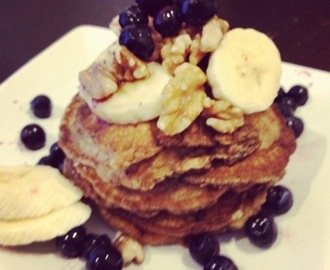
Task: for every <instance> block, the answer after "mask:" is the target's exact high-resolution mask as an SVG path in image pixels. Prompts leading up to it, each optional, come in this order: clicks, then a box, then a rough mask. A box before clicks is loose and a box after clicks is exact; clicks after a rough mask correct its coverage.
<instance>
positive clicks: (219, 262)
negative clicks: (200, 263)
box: [203, 255, 238, 270]
mask: <svg viewBox="0 0 330 270" xmlns="http://www.w3.org/2000/svg"><path fill="white" fill-rule="evenodd" d="M203 269H204V270H238V268H237V266H236V265H235V264H234V262H233V261H232V260H231V259H229V258H227V257H226V256H220V255H217V256H213V257H211V258H210V259H209V260H208V261H207V262H206V263H205V264H204V268H203Z"/></svg>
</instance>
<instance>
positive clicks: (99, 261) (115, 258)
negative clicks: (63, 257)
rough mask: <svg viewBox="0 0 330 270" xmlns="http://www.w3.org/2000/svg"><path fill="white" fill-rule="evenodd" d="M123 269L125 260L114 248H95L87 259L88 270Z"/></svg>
mask: <svg viewBox="0 0 330 270" xmlns="http://www.w3.org/2000/svg"><path fill="white" fill-rule="evenodd" d="M122 268H123V259H122V257H121V254H120V253H119V252H118V250H117V249H115V248H114V247H110V248H106V249H105V248H102V247H100V246H97V247H96V248H94V249H93V250H92V251H91V252H90V254H89V256H88V259H87V263H86V269H87V270H105V269H107V270H121V269H122Z"/></svg>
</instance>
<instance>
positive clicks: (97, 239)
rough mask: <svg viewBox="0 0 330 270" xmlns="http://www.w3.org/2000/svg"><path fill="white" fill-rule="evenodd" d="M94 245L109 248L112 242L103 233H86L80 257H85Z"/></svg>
mask: <svg viewBox="0 0 330 270" xmlns="http://www.w3.org/2000/svg"><path fill="white" fill-rule="evenodd" d="M96 247H100V248H103V249H105V250H108V249H111V248H112V243H111V240H110V238H109V237H108V236H107V235H105V234H102V235H96V234H94V233H89V234H87V236H86V238H85V243H84V247H83V251H82V257H84V258H86V259H87V258H88V257H89V254H90V253H91V251H92V250H93V249H94V248H96Z"/></svg>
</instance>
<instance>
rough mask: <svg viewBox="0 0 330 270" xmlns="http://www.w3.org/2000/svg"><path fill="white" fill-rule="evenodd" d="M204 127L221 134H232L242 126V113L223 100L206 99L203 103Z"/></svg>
mask: <svg viewBox="0 0 330 270" xmlns="http://www.w3.org/2000/svg"><path fill="white" fill-rule="evenodd" d="M204 106H205V111H204V114H205V115H206V116H207V120H206V125H208V126H210V127H212V128H213V129H215V130H216V131H218V132H221V133H233V132H234V131H236V130H237V129H238V128H239V127H241V126H243V125H244V113H243V111H242V110H241V109H240V108H237V107H234V106H232V105H231V104H230V103H229V102H227V101H224V100H211V99H207V100H205V102H204Z"/></svg>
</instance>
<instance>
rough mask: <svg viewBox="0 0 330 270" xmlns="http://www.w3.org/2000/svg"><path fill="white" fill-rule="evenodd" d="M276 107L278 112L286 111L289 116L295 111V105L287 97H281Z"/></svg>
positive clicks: (292, 100)
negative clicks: (289, 112) (278, 109)
mask: <svg viewBox="0 0 330 270" xmlns="http://www.w3.org/2000/svg"><path fill="white" fill-rule="evenodd" d="M278 105H279V107H280V110H282V109H283V110H288V111H291V114H293V113H294V112H295V111H296V109H297V104H296V102H295V101H294V99H293V98H291V97H289V96H287V95H286V96H284V97H282V98H281V99H280V100H279V101H278Z"/></svg>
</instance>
